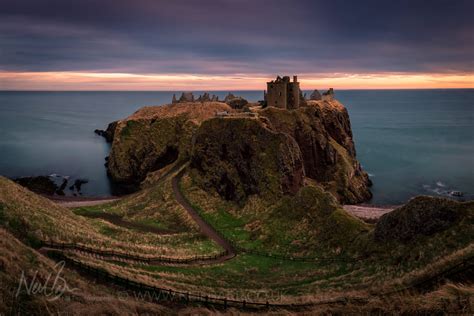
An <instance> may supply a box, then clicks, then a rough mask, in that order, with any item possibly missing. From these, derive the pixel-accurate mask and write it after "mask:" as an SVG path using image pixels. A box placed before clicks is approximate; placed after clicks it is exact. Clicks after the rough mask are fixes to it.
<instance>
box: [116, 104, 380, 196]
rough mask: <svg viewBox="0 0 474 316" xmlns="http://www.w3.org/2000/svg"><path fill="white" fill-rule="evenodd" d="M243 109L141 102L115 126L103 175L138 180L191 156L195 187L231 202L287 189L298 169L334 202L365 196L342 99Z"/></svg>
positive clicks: (293, 186) (295, 182) (296, 183)
mask: <svg viewBox="0 0 474 316" xmlns="http://www.w3.org/2000/svg"><path fill="white" fill-rule="evenodd" d="M235 99H236V97H235V96H233V95H229V96H228V97H227V98H226V100H227V101H228V102H230V101H232V100H235ZM247 111H250V109H247ZM250 112H251V113H250V114H252V115H249V113H244V111H242V110H236V109H233V108H232V107H231V106H229V105H227V104H225V103H220V102H206V103H205V104H202V103H199V102H193V103H179V104H171V105H165V106H161V107H145V108H142V109H140V110H139V111H138V112H136V113H135V114H133V115H132V116H131V117H129V118H127V119H125V120H123V121H120V122H119V123H118V124H117V128H116V130H115V138H114V141H113V144H112V150H111V153H110V157H109V159H108V171H109V174H110V176H111V178H112V179H113V180H115V182H119V183H126V184H132V185H134V186H138V185H139V184H140V183H142V182H143V180H145V178H147V175H149V174H153V173H154V171H157V170H160V169H162V168H163V167H165V166H167V165H169V164H171V163H174V162H176V161H178V162H179V161H182V162H185V161H189V160H191V162H192V163H191V166H192V168H193V169H194V172H195V173H196V174H197V175H198V176H197V177H196V179H201V180H198V181H200V183H201V185H202V186H203V187H205V188H213V189H215V190H216V191H217V192H218V193H219V194H221V196H223V197H224V198H226V199H231V200H234V201H238V202H241V201H243V200H245V198H246V197H247V196H248V195H252V194H260V195H265V196H267V197H269V198H271V197H276V196H280V195H282V194H286V193H294V192H296V191H297V189H299V188H300V187H301V185H302V184H303V180H304V176H303V175H305V176H306V177H308V178H310V179H313V180H315V181H316V182H318V183H319V184H321V185H323V186H324V188H325V189H326V190H328V191H329V192H331V193H332V194H333V195H334V196H335V197H337V199H338V200H339V201H340V202H342V203H358V202H362V201H366V200H368V199H370V198H371V193H370V191H369V189H368V187H369V185H370V180H369V178H368V176H367V173H366V172H364V171H363V170H362V168H361V166H360V164H359V163H358V162H357V160H356V153H355V148H354V142H353V140H352V131H351V126H350V121H349V116H348V113H347V110H346V109H345V108H344V106H343V105H342V104H340V103H339V102H337V101H336V100H332V101H307V105H306V106H304V107H300V108H298V109H294V110H286V109H280V108H275V107H267V108H265V109H260V110H258V109H255V108H254V109H253V110H252V111H250ZM224 114H225V115H224ZM193 148H194V149H193ZM148 182H149V181H148Z"/></svg>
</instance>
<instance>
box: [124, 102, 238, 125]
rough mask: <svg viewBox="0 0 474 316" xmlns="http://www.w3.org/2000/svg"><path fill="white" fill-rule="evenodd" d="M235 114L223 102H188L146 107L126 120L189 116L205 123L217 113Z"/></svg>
mask: <svg viewBox="0 0 474 316" xmlns="http://www.w3.org/2000/svg"><path fill="white" fill-rule="evenodd" d="M222 111H227V112H229V113H230V112H233V111H234V110H233V109H232V108H231V107H230V106H228V105H227V104H225V103H223V102H187V103H175V104H166V105H157V106H145V107H142V108H141V109H139V110H138V111H136V112H135V113H133V114H132V115H130V116H129V117H127V118H126V120H140V119H154V118H169V117H175V116H179V115H184V114H185V115H187V116H188V118H189V119H196V120H198V121H203V120H205V119H208V118H211V117H214V116H215V115H216V112H222Z"/></svg>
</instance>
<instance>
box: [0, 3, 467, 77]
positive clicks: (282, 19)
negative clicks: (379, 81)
mask: <svg viewBox="0 0 474 316" xmlns="http://www.w3.org/2000/svg"><path fill="white" fill-rule="evenodd" d="M472 12H474V1H470V0H466V1H462V0H458V1H414V0H412V1H288V0H285V1H279V0H274V1H271V0H264V1H256V0H253V1H250V0H242V1H237V0H220V1H218V0H215V1H210V0H204V1H203V0H200V1H192V0H186V1H180V0H177V1H156V0H149V1H148V0H138V1H137V0H133V1H124V0H102V1H100V0H99V1H98V0H81V1H64V0H59V1H51V0H49V1H48V0H45V1H40V0H30V1H25V0H13V1H10V0H7V1H5V0H3V1H2V3H1V8H0V70H2V69H3V70H10V71H110V72H133V73H201V74H206V73H212V74H233V73H246V72H251V73H277V72H298V73H317V72H393V71H395V72H472V71H473V67H474V65H473V55H474V38H473V34H474V19H472Z"/></svg>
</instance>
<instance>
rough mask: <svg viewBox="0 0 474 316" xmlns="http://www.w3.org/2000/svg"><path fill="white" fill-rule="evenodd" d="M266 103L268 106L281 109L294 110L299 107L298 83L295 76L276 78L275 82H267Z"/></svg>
mask: <svg viewBox="0 0 474 316" xmlns="http://www.w3.org/2000/svg"><path fill="white" fill-rule="evenodd" d="M266 101H267V105H268V106H275V107H277V108H283V109H296V108H298V107H299V105H300V83H299V82H298V78H297V76H293V82H290V77H288V76H284V77H283V78H281V77H280V76H278V77H277V78H276V80H272V81H270V82H267V93H266Z"/></svg>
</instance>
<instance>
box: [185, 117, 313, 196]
mask: <svg viewBox="0 0 474 316" xmlns="http://www.w3.org/2000/svg"><path fill="white" fill-rule="evenodd" d="M191 168H192V170H193V171H194V172H195V173H196V174H197V176H196V177H194V178H195V179H197V181H198V182H199V184H200V185H201V186H202V187H204V188H212V189H215V190H216V191H217V192H218V193H219V194H220V195H221V196H222V197H223V198H225V199H227V200H233V201H236V202H244V201H245V200H246V198H247V197H248V196H250V195H253V194H258V195H260V196H262V197H264V198H266V199H270V200H271V199H274V198H277V197H280V196H282V195H283V194H294V193H296V192H297V191H298V190H299V189H300V188H301V186H302V185H303V180H304V167H303V161H302V157H301V152H300V149H299V148H298V145H297V143H296V142H295V140H294V139H293V138H291V137H290V136H288V135H287V134H284V133H279V132H275V131H271V130H270V129H268V128H267V127H265V124H263V123H262V122H261V121H260V120H258V119H253V118H223V119H221V118H214V119H210V120H207V121H205V122H204V123H203V124H202V125H201V127H200V128H199V129H198V130H197V133H196V141H195V145H194V152H193V154H192V157H191Z"/></svg>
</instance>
